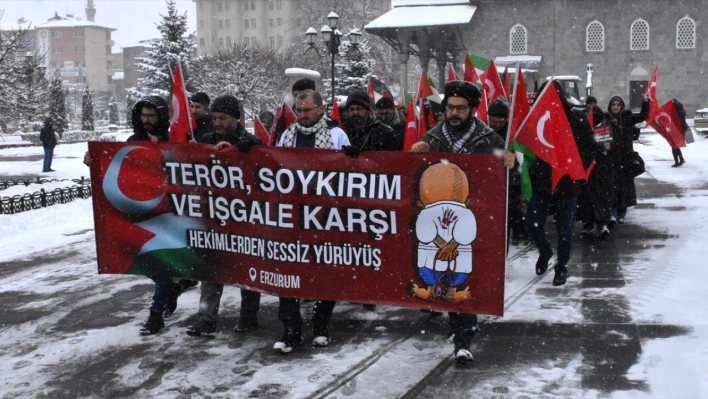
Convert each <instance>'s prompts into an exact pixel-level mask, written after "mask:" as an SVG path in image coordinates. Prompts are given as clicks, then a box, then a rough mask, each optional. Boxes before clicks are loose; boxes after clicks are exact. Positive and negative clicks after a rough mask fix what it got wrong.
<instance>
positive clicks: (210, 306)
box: [187, 94, 263, 337]
mask: <svg viewBox="0 0 708 399" xmlns="http://www.w3.org/2000/svg"><path fill="white" fill-rule="evenodd" d="M210 111H211V117H212V119H213V121H214V132H212V133H209V134H207V135H205V136H204V137H202V139H201V140H200V143H203V144H212V145H215V146H216V147H215V149H216V150H220V149H224V148H227V147H230V146H231V145H235V146H236V147H238V149H239V151H241V152H242V153H247V152H248V151H250V150H251V147H253V146H254V145H263V142H262V141H261V139H259V138H258V137H256V136H254V135H253V134H251V133H249V132H247V131H246V129H245V128H244V127H243V125H241V123H240V119H241V110H240V108H239V102H238V99H237V98H236V97H234V96H232V95H229V94H227V95H223V96H219V97H217V98H215V99H214V101H213V102H212V103H211V108H210ZM223 292H224V284H220V283H212V282H207V281H203V282H202V291H201V297H200V299H199V313H198V316H197V317H198V318H199V320H198V321H197V323H196V324H195V325H193V326H192V327H190V328H189V329H188V330H187V334H188V335H191V336H195V337H203V336H211V335H212V334H214V333H215V332H216V323H217V321H218V319H219V304H220V302H221V295H222V293H223ZM260 300H261V294H260V293H259V292H255V291H249V290H246V289H243V288H242V289H241V314H240V318H239V321H238V324H237V325H236V327H235V328H234V332H243V331H248V330H255V329H257V328H258V318H257V316H256V315H257V313H258V309H259V305H260Z"/></svg>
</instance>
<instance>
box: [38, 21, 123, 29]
mask: <svg viewBox="0 0 708 399" xmlns="http://www.w3.org/2000/svg"><path fill="white" fill-rule="evenodd" d="M79 26H83V27H94V28H103V29H110V30H117V29H114V28H109V27H107V26H102V25H99V24H97V23H95V22H91V21H82V20H79V19H62V20H55V21H48V22H45V23H42V24H38V25H37V26H36V27H37V28H74V27H79Z"/></svg>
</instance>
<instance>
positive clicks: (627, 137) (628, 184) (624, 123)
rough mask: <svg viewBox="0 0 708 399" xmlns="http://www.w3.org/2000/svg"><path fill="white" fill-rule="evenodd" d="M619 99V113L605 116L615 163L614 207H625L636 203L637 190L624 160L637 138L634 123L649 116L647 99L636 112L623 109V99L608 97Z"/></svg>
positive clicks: (637, 134) (637, 130)
mask: <svg viewBox="0 0 708 399" xmlns="http://www.w3.org/2000/svg"><path fill="white" fill-rule="evenodd" d="M616 99H619V100H620V102H621V103H622V111H620V113H619V115H614V116H613V115H612V114H610V112H609V108H610V107H609V106H608V107H607V108H608V112H607V117H608V119H609V121H610V126H611V127H612V137H613V139H614V142H613V143H612V149H611V150H610V153H611V154H612V158H613V159H614V163H615V195H616V198H615V202H614V204H613V207H614V208H621V209H624V208H627V207H630V206H634V205H637V190H636V188H635V186H634V178H633V177H632V176H629V175H627V173H625V171H624V162H625V159H626V158H627V156H628V154H629V153H631V152H633V151H634V143H633V141H634V140H638V139H639V129H637V128H635V127H634V125H636V124H637V123H641V122H644V121H645V120H647V117H648V116H649V101H644V102H642V110H641V111H640V112H639V113H638V114H635V113H632V111H631V110H628V109H625V107H624V100H622V98H621V97H619V96H615V97H612V99H610V104H612V101H613V100H616Z"/></svg>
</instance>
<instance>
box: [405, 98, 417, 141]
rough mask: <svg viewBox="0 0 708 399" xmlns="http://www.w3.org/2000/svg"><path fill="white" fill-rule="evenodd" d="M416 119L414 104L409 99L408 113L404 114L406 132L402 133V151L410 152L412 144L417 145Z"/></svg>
mask: <svg viewBox="0 0 708 399" xmlns="http://www.w3.org/2000/svg"><path fill="white" fill-rule="evenodd" d="M418 140H419V137H418V118H416V117H415V104H414V103H413V100H412V99H411V100H410V101H408V112H406V130H405V131H404V132H403V151H410V150H411V147H412V146H413V144H415V143H417V142H418Z"/></svg>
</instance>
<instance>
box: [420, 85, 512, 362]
mask: <svg viewBox="0 0 708 399" xmlns="http://www.w3.org/2000/svg"><path fill="white" fill-rule="evenodd" d="M480 101H481V93H480V91H479V89H478V88H477V86H475V85H474V84H472V83H469V82H463V81H459V80H458V81H452V82H448V83H447V84H446V85H445V98H444V99H443V101H442V107H443V109H444V110H445V120H444V122H443V123H439V124H437V125H436V126H434V127H433V128H432V129H431V130H430V131H429V132H428V133H427V134H426V135H425V136H423V138H422V139H421V141H419V142H417V143H415V144H414V145H413V146H412V147H411V152H415V153H422V152H429V151H432V152H452V153H459V154H492V153H495V152H497V151H498V152H501V151H503V149H504V140H503V139H502V138H501V137H500V136H499V135H498V134H496V133H495V132H494V130H492V129H491V128H490V127H489V126H487V125H485V124H484V122H482V121H481V120H479V119H477V118H476V117H475V116H474V115H475V113H476V111H477V107H478V106H479V103H480ZM506 158H507V157H505V160H504V164H505V165H506V166H507V168H508V167H509V166H508V165H509V164H510V165H511V167H513V166H514V159H513V158H514V157H513V155H510V156H509V157H508V158H509V159H508V160H507V159H506ZM442 250H443V249H442V248H441V252H442ZM419 256H420V255H419ZM436 256H437V255H436ZM441 259H442V258H441ZM418 263H419V268H420V269H421V277H423V280H424V281H425V282H426V283H427V284H428V286H423V287H418V286H417V284H414V285H413V288H412V291H413V295H415V296H417V297H419V298H422V299H426V300H427V299H428V298H430V297H431V295H434V294H433V293H432V290H433V287H434V286H435V280H436V278H440V277H439V276H441V275H443V274H445V273H446V272H448V270H446V269H440V267H444V268H447V266H445V265H447V264H448V263H449V262H435V263H434V264H435V265H437V266H435V270H430V271H428V270H429V264H428V263H426V264H425V265H422V264H421V263H423V261H422V259H419V260H418ZM426 269H427V270H426ZM423 271H425V273H423ZM454 272H459V270H456V271H454ZM432 275H434V277H433V278H431V279H428V280H426V279H425V277H424V276H432ZM451 291H454V292H455V294H456V295H465V294H464V291H456V290H455V287H451ZM449 316H450V326H451V328H452V332H453V333H454V338H453V340H454V344H455V349H454V356H455V359H456V360H457V361H459V362H467V361H472V360H473V356H472V352H471V350H470V342H471V340H472V337H473V336H474V334H475V332H476V331H477V330H478V327H477V315H475V314H465V313H456V312H449Z"/></svg>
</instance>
